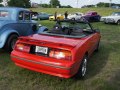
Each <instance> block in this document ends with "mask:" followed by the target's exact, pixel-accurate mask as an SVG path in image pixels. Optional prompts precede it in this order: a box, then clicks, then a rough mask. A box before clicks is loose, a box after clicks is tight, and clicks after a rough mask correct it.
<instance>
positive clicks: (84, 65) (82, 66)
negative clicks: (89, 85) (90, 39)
mask: <svg viewBox="0 0 120 90" xmlns="http://www.w3.org/2000/svg"><path fill="white" fill-rule="evenodd" d="M87 62H88V56H87V55H85V56H84V58H83V60H82V62H81V64H80V67H79V70H78V72H77V74H76V75H75V78H76V79H84V77H85V75H86V71H87Z"/></svg>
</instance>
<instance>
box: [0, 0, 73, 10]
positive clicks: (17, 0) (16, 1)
mask: <svg viewBox="0 0 120 90" xmlns="http://www.w3.org/2000/svg"><path fill="white" fill-rule="evenodd" d="M2 1H3V0H0V2H2ZM0 6H3V5H0ZM8 6H11V7H23V8H30V7H31V1H30V0H9V1H8ZM39 6H41V7H44V8H56V7H59V8H72V7H71V6H70V5H67V6H62V5H61V4H60V1H59V0H50V2H49V4H39Z"/></svg>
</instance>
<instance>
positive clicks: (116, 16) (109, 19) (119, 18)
mask: <svg viewBox="0 0 120 90" xmlns="http://www.w3.org/2000/svg"><path fill="white" fill-rule="evenodd" d="M101 21H103V22H104V23H116V24H118V25H120V12H114V13H112V15H110V16H106V17H102V18H101Z"/></svg>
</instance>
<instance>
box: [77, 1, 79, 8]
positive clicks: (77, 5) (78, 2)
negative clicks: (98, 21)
mask: <svg viewBox="0 0 120 90" xmlns="http://www.w3.org/2000/svg"><path fill="white" fill-rule="evenodd" d="M78 3H79V0H77V8H78Z"/></svg>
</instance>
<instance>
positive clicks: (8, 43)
mask: <svg viewBox="0 0 120 90" xmlns="http://www.w3.org/2000/svg"><path fill="white" fill-rule="evenodd" d="M17 39H18V35H16V34H12V35H10V36H9V37H8V40H7V41H6V44H5V46H4V48H5V50H7V51H9V52H11V51H12V50H13V49H14V46H15V43H16V41H17Z"/></svg>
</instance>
